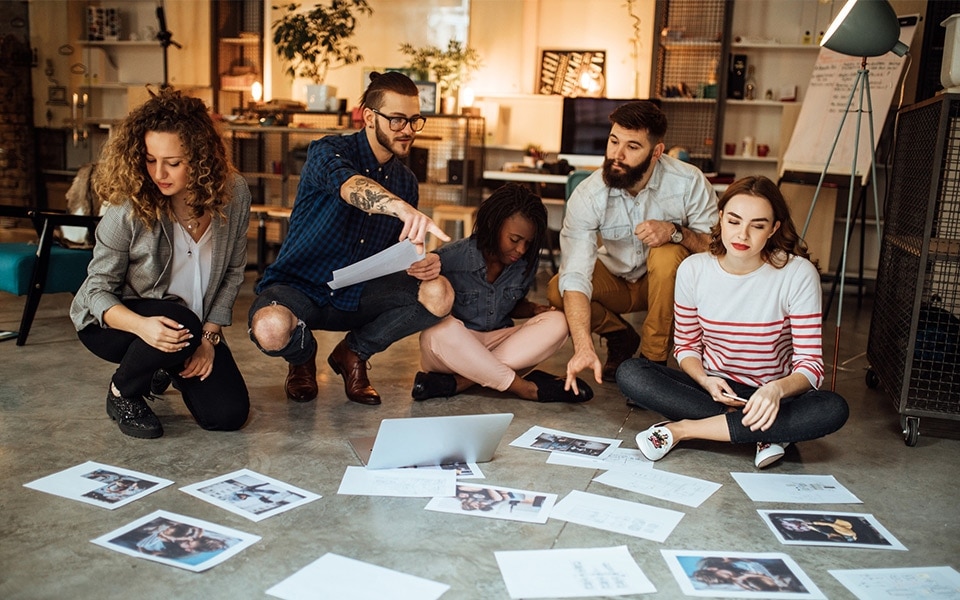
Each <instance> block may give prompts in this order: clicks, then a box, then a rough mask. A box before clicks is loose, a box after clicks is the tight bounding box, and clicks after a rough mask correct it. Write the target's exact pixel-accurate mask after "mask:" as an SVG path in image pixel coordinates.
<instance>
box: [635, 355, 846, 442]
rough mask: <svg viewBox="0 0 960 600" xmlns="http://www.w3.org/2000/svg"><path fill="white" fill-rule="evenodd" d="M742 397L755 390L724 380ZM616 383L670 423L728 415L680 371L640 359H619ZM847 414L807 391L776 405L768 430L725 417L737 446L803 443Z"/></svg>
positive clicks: (826, 395)
mask: <svg viewBox="0 0 960 600" xmlns="http://www.w3.org/2000/svg"><path fill="white" fill-rule="evenodd" d="M727 383H729V384H730V388H731V389H733V391H734V392H735V393H736V395H737V396H740V397H741V398H749V397H750V396H751V395H752V394H753V392H755V391H756V389H757V388H755V387H751V386H748V385H744V384H742V383H737V382H736V381H732V380H729V379H727ZM617 385H618V386H620V391H622V392H623V393H624V394H625V395H626V396H627V404H629V405H631V406H638V407H640V408H645V409H647V410H652V411H654V412H658V413H660V414H661V415H663V416H665V417H666V418H668V419H670V420H671V421H680V420H683V419H706V418H707V417H713V416H716V415H719V414H723V413H724V412H726V411H727V409H728V407H727V405H725V404H720V403H719V402H716V401H714V399H713V398H712V397H711V396H710V394H708V393H707V391H706V390H704V389H703V388H702V387H700V385H699V384H697V382H695V381H694V380H693V379H692V378H691V377H690V376H689V375H687V374H686V373H684V372H683V371H678V370H676V369H671V368H669V367H664V366H661V365H658V364H656V363H652V362H650V361H649V360H647V359H645V358H643V357H640V358H633V359H630V360H627V361H624V362H623V364H621V365H620V368H619V369H617ZM848 415H849V408H848V407H847V402H846V400H844V399H843V398H842V397H841V396H840V395H839V394H835V393H833V392H829V391H825V390H810V391H808V392H804V393H803V394H800V395H799V396H792V397H789V398H784V399H783V400H781V401H780V411H779V412H778V413H777V419H776V420H775V421H774V423H773V425H772V426H771V427H770V429H768V430H767V431H760V430H757V431H750V428H749V427H744V426H743V423H742V422H741V421H742V420H743V411H742V410H734V411H731V412H727V413H726V417H727V428H728V429H729V430H730V441H731V442H733V443H736V444H744V443H754V442H768V443H784V442H802V441H805V440H813V439H816V438H820V437H823V436H825V435H827V434H830V433H833V432H834V431H836V430H838V429H840V428H841V427H843V424H844V423H846V421H847V416H848Z"/></svg>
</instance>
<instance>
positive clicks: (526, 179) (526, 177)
mask: <svg viewBox="0 0 960 600" xmlns="http://www.w3.org/2000/svg"><path fill="white" fill-rule="evenodd" d="M483 178H484V179H493V180H495V181H513V182H519V183H559V184H560V185H567V175H556V174H553V173H533V172H530V171H484V172H483Z"/></svg>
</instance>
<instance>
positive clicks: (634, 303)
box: [547, 100, 718, 389]
mask: <svg viewBox="0 0 960 600" xmlns="http://www.w3.org/2000/svg"><path fill="white" fill-rule="evenodd" d="M610 122H611V124H612V125H611V128H610V136H609V137H608V138H607V150H606V155H605V157H604V162H603V168H602V169H601V170H598V171H596V172H595V173H593V174H591V175H590V176H589V177H587V178H586V179H585V180H583V182H581V183H580V185H578V186H577V188H576V189H575V190H574V191H573V193H572V194H571V196H570V199H569V201H568V202H567V207H566V216H565V217H564V221H563V228H562V229H561V231H560V250H561V262H560V272H559V274H558V275H556V276H555V277H554V278H553V279H552V280H551V281H550V286H549V288H548V290H547V297H548V299H549V301H550V303H551V304H552V305H553V306H556V307H557V308H561V309H563V311H564V313H565V314H566V317H567V323H568V325H569V327H570V336H571V339H572V340H573V349H574V354H573V356H572V357H571V358H570V360H569V362H568V363H567V386H569V387H573V389H576V376H577V374H578V373H580V371H582V370H584V369H590V370H592V371H593V373H594V377H595V379H596V381H597V383H601V382H602V381H615V378H616V372H617V367H619V366H620V363H622V362H623V361H624V360H626V359H628V358H631V357H632V356H633V355H634V354H635V353H636V351H637V349H638V348H639V349H640V353H641V354H642V355H643V356H644V357H646V358H647V359H649V360H652V361H656V362H660V363H663V364H665V363H666V360H667V355H668V352H669V345H670V338H671V328H672V326H673V286H674V281H675V279H676V274H677V267H678V266H679V265H680V262H681V261H683V259H684V258H686V257H687V256H689V255H690V254H692V253H696V252H703V251H705V250H706V249H707V245H708V243H709V231H710V228H711V227H712V226H713V225H714V224H715V223H716V222H717V218H718V214H717V198H716V194H715V192H714V191H713V187H712V186H711V185H710V182H709V181H707V178H706V176H704V174H703V173H702V172H701V171H700V170H699V169H697V168H696V167H694V166H692V165H689V164H687V163H684V162H682V161H680V160H677V159H674V158H672V157H670V156H667V155H665V154H664V143H663V138H664V136H665V134H666V131H667V119H666V116H665V115H664V114H663V112H662V111H661V110H660V109H659V108H658V107H657V105H656V104H654V103H653V102H650V101H646V100H640V101H634V102H628V103H626V104H623V105H621V106H619V107H617V109H616V110H614V111H613V112H612V113H611V114H610ZM644 310H645V311H647V314H646V317H645V318H644V320H643V325H642V327H641V333H640V334H638V333H637V331H636V330H635V329H634V328H633V326H632V325H630V323H628V322H627V321H626V320H624V318H623V317H622V316H621V315H623V314H627V313H632V312H639V311H644ZM593 333H596V334H598V335H599V336H600V337H601V338H602V339H604V340H605V341H606V343H607V358H606V362H605V363H604V364H603V365H602V366H601V363H600V359H599V357H598V356H597V351H596V348H595V347H594V342H593V337H592V334H593Z"/></svg>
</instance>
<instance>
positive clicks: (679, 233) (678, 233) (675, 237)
mask: <svg viewBox="0 0 960 600" xmlns="http://www.w3.org/2000/svg"><path fill="white" fill-rule="evenodd" d="M673 229H674V231H673V233H671V234H670V241H671V242H673V243H674V244H679V243H681V242H682V241H683V229H681V228H680V225H678V224H677V223H674V224H673Z"/></svg>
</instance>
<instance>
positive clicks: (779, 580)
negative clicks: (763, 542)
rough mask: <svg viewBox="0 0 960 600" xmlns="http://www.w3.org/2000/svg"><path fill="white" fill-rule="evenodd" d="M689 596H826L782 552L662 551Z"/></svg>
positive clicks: (678, 581) (819, 597)
mask: <svg viewBox="0 0 960 600" xmlns="http://www.w3.org/2000/svg"><path fill="white" fill-rule="evenodd" d="M660 552H661V554H662V555H663V557H664V559H665V560H666V561H667V564H668V565H669V566H670V570H671V572H672V573H673V575H674V577H675V578H676V580H677V583H679V584H680V588H681V589H682V590H683V592H684V593H685V594H687V595H689V596H706V597H716V598H810V599H813V598H818V599H824V598H825V596H824V595H823V594H822V593H821V592H820V590H819V589H818V588H817V587H816V585H815V584H814V583H813V581H812V580H811V579H810V578H809V577H807V575H806V574H805V573H804V572H803V571H802V570H801V569H800V567H799V565H797V563H796V562H794V561H793V559H792V558H790V557H789V556H787V555H786V554H782V553H747V552H723V553H718V552H704V551H696V550H691V551H678V550H661V551H660Z"/></svg>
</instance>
